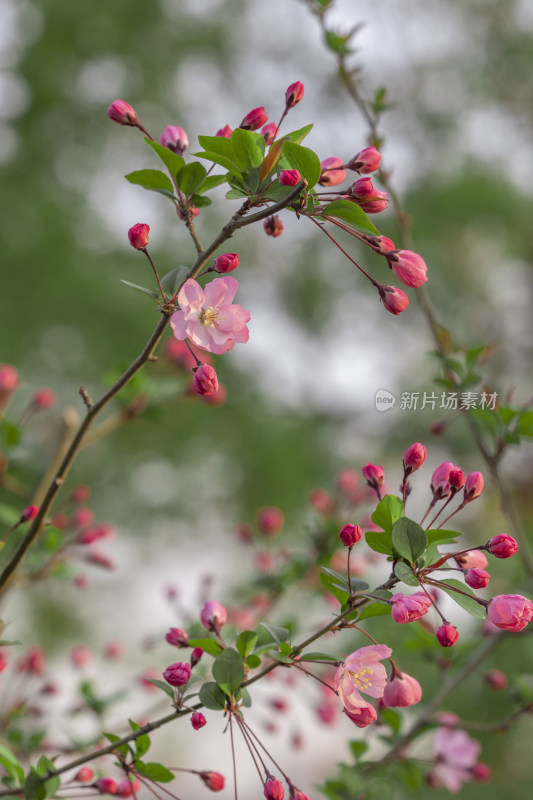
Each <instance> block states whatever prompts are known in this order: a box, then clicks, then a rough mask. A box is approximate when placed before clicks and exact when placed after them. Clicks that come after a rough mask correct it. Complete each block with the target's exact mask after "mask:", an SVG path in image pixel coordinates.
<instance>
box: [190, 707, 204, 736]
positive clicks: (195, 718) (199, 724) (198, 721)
mask: <svg viewBox="0 0 533 800" xmlns="http://www.w3.org/2000/svg"><path fill="white" fill-rule="evenodd" d="M206 722H207V720H206V718H205V717H204V715H203V714H202V713H201V712H200V711H195V712H194V714H193V715H192V716H191V725H192V726H193V728H194V730H195V731H198V730H200V728H203V727H204V725H205V724H206Z"/></svg>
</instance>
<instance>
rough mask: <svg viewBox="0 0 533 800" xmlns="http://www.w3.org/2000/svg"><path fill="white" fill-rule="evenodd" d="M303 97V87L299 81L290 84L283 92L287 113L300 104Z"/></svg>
mask: <svg viewBox="0 0 533 800" xmlns="http://www.w3.org/2000/svg"><path fill="white" fill-rule="evenodd" d="M303 96H304V85H303V83H301V82H300V81H296V83H291V85H290V86H289V87H288V89H287V91H286V92H285V109H286V110H287V111H288V110H289V108H294V106H296V105H298V103H301V101H302V100H303Z"/></svg>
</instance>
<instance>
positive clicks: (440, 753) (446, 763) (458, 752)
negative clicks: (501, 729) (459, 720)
mask: <svg viewBox="0 0 533 800" xmlns="http://www.w3.org/2000/svg"><path fill="white" fill-rule="evenodd" d="M434 749H435V757H436V763H435V766H434V768H433V770H432V774H433V775H434V777H435V778H436V779H437V781H438V783H439V784H443V785H444V786H445V787H446V788H447V789H448V791H449V792H453V794H456V793H457V792H458V791H459V790H460V789H461V787H462V785H463V783H464V782H465V781H471V780H472V779H473V773H472V770H473V768H474V766H475V764H476V761H477V758H478V756H479V753H480V750H481V745H480V743H479V742H478V741H476V739H471V738H470V736H469V735H468V734H467V733H465V731H462V730H460V729H459V728H448V727H445V728H439V729H438V731H437V733H436V735H435V743H434Z"/></svg>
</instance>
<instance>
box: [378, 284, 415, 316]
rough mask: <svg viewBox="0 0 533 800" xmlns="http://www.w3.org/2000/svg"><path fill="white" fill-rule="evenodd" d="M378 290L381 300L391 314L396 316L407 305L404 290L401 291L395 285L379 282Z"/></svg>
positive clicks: (407, 299) (407, 301) (407, 300)
mask: <svg viewBox="0 0 533 800" xmlns="http://www.w3.org/2000/svg"><path fill="white" fill-rule="evenodd" d="M378 292H379V296H380V298H381V302H382V303H383V305H384V306H385V308H386V309H387V311H388V312H389V313H391V314H395V315H396V316H397V315H398V314H401V313H402V311H405V309H406V308H407V306H408V305H409V298H408V297H407V295H406V294H405V292H402V290H401V289H398V288H397V287H396V286H384V285H383V284H381V285H380V286H378Z"/></svg>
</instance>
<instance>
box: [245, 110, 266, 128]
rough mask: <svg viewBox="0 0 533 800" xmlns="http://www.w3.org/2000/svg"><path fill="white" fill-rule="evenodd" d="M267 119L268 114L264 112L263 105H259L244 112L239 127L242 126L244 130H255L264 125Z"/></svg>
mask: <svg viewBox="0 0 533 800" xmlns="http://www.w3.org/2000/svg"><path fill="white" fill-rule="evenodd" d="M267 120H268V114H267V113H266V112H265V109H264V107H263V106H259V107H258V108H252V110H251V111H249V112H248V114H246V116H245V117H244V119H243V121H242V122H241V124H240V125H239V128H242V129H243V130H244V131H256V130H257V129H258V128H260V127H261V126H262V125H264V124H265V122H266V121H267Z"/></svg>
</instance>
